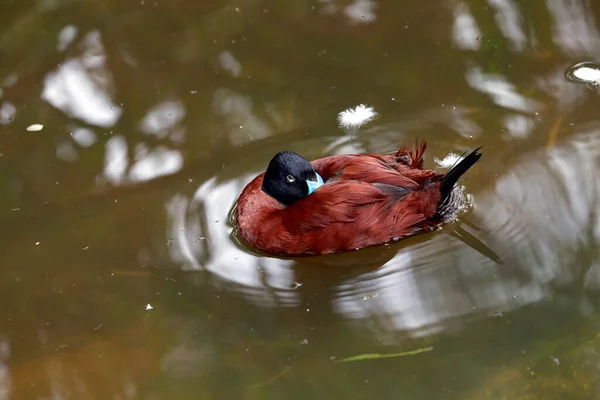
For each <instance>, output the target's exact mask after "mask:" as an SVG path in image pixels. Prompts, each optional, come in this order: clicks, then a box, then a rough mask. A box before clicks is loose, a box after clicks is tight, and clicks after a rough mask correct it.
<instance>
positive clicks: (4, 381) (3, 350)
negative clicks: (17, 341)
mask: <svg viewBox="0 0 600 400" xmlns="http://www.w3.org/2000/svg"><path fill="white" fill-rule="evenodd" d="M9 357H10V342H9V341H8V339H6V338H4V339H0V400H9V399H10V388H11V383H10V373H9V372H10V368H9V366H8V359H9Z"/></svg>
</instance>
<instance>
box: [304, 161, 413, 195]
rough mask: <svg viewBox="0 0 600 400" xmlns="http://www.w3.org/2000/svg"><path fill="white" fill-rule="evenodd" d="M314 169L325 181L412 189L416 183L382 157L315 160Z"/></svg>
mask: <svg viewBox="0 0 600 400" xmlns="http://www.w3.org/2000/svg"><path fill="white" fill-rule="evenodd" d="M314 165H315V168H316V169H317V171H319V173H320V174H321V176H323V178H324V179H325V180H327V181H336V182H343V181H359V182H366V183H380V184H386V185H392V186H400V187H405V188H410V189H414V188H416V187H418V186H419V185H418V183H417V182H415V181H414V180H413V179H411V178H409V177H408V176H406V175H404V174H402V173H400V172H399V171H398V170H396V169H395V168H394V166H393V165H391V164H390V163H388V162H387V161H386V159H385V157H384V156H380V155H377V154H359V155H343V156H333V157H328V158H326V159H322V160H317V161H315V163H314Z"/></svg>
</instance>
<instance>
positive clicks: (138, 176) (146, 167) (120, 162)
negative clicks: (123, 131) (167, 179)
mask: <svg viewBox="0 0 600 400" xmlns="http://www.w3.org/2000/svg"><path fill="white" fill-rule="evenodd" d="M182 167H183V156H182V154H181V152H180V151H178V150H173V149H169V148H167V147H164V146H156V147H154V148H152V149H149V148H148V147H147V146H145V145H144V144H142V143H140V144H138V145H137V146H136V154H135V158H134V159H133V160H131V162H130V160H129V151H128V146H127V141H126V139H125V138H124V137H123V136H120V135H117V136H113V137H112V138H110V139H109V140H108V141H107V142H106V150H105V157H104V170H103V176H104V177H105V178H106V180H107V181H108V182H110V183H111V184H113V185H120V184H124V183H135V182H144V181H149V180H151V179H155V178H158V177H161V176H165V175H171V174H174V173H176V172H177V171H179V170H180V169H181V168H182Z"/></svg>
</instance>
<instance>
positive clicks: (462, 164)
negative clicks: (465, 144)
mask: <svg viewBox="0 0 600 400" xmlns="http://www.w3.org/2000/svg"><path fill="white" fill-rule="evenodd" d="M479 150H481V147H478V148H477V149H475V150H473V151H472V152H471V153H469V154H468V155H467V156H466V157H464V158H463V159H462V160H460V161H459V162H458V163H457V164H455V165H454V166H452V168H450V169H449V170H448V172H447V173H446V175H444V176H443V177H442V179H441V180H440V183H441V187H440V191H441V194H442V198H441V201H440V206H439V207H438V209H441V208H443V207H444V206H445V205H446V202H447V201H448V198H449V197H450V194H451V193H452V190H453V189H454V185H456V182H457V181H458V179H459V178H460V177H461V176H462V175H463V174H464V173H465V172H467V171H468V170H469V168H471V167H472V166H473V164H475V163H476V162H477V160H479V159H480V158H481V153H480V152H479Z"/></svg>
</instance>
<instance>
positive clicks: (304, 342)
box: [300, 339, 308, 344]
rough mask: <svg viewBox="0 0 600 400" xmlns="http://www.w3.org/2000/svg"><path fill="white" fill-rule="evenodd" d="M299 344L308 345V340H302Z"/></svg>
mask: <svg viewBox="0 0 600 400" xmlns="http://www.w3.org/2000/svg"><path fill="white" fill-rule="evenodd" d="M300 344H308V339H304V340H303V341H301V342H300Z"/></svg>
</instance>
